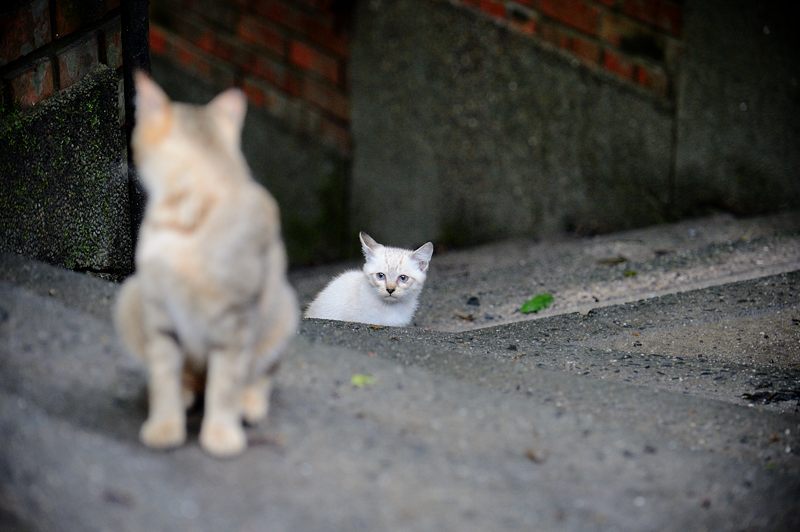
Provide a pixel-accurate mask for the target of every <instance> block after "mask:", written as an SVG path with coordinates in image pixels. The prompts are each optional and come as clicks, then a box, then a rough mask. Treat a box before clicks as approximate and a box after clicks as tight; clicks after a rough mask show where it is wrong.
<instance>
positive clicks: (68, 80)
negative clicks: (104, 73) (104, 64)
mask: <svg viewBox="0 0 800 532" xmlns="http://www.w3.org/2000/svg"><path fill="white" fill-rule="evenodd" d="M99 63H100V59H99V57H98V50H97V37H96V36H95V35H94V34H93V33H91V34H89V35H87V36H85V37H84V38H83V39H81V40H80V41H78V42H76V43H74V44H72V45H71V46H69V47H68V48H65V49H63V50H61V51H60V52H58V83H59V87H60V88H62V89H66V88H67V87H69V86H70V85H72V84H74V83H75V82H77V81H79V80H80V79H81V78H83V77H84V76H85V75H86V74H88V73H89V72H91V71H92V70H93V69H94V68H95V67H96V66H97V65H98V64H99Z"/></svg>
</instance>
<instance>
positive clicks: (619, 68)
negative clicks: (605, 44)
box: [603, 49, 633, 79]
mask: <svg viewBox="0 0 800 532" xmlns="http://www.w3.org/2000/svg"><path fill="white" fill-rule="evenodd" d="M603 66H604V67H605V68H606V70H609V71H611V72H613V73H614V74H616V75H617V76H620V77H622V78H625V79H632V78H633V63H631V62H630V61H628V60H627V59H625V58H623V57H621V56H619V55H617V54H615V53H614V52H612V51H610V50H608V49H606V50H605V51H604V53H603Z"/></svg>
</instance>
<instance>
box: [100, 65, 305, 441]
mask: <svg viewBox="0 0 800 532" xmlns="http://www.w3.org/2000/svg"><path fill="white" fill-rule="evenodd" d="M135 82H136V128H135V130H134V132H133V139H132V145H133V154H134V158H135V161H136V166H137V168H138V171H139V175H140V176H141V177H142V180H143V183H144V185H145V188H146V190H147V193H148V203H147V208H146V211H145V215H144V220H143V222H142V226H141V229H140V231H139V241H138V244H137V248H136V275H134V276H133V277H130V278H129V279H128V280H127V281H126V282H125V284H124V285H123V287H122V289H121V290H120V293H119V297H118V299H117V302H116V306H115V309H114V322H115V326H116V328H117V331H118V332H119V335H120V337H121V339H122V342H123V344H124V345H125V347H126V348H127V349H128V350H129V351H131V352H133V353H134V354H136V355H138V356H139V357H141V358H142V359H143V360H144V362H145V364H146V365H147V370H148V373H149V380H148V384H149V415H148V418H147V421H145V423H144V425H143V426H142V429H141V432H140V438H141V440H142V441H143V442H144V443H145V444H146V445H147V446H149V447H155V448H168V447H174V446H177V445H180V444H182V443H183V442H184V441H185V439H186V413H185V407H187V406H188V405H190V404H191V402H192V401H193V399H194V394H195V392H199V391H203V388H204V392H205V412H204V416H203V422H202V426H201V429H200V444H201V445H202V447H203V448H204V449H205V450H206V451H207V452H209V453H211V454H213V455H217V456H230V455H234V454H237V453H239V452H241V451H242V450H243V449H244V448H245V447H246V437H245V433H244V430H243V428H242V418H244V419H245V420H246V421H248V422H256V421H258V420H260V419H262V418H264V417H265V416H266V414H267V410H268V407H269V391H270V377H271V375H272V373H273V372H274V370H275V369H276V368H277V363H278V359H279V356H280V355H281V352H282V351H283V349H284V347H285V346H286V344H287V342H288V340H289V339H290V338H291V337H292V336H293V334H294V333H295V329H296V326H297V322H298V317H299V312H298V306H297V301H296V298H295V295H294V292H293V291H292V288H291V287H290V286H289V284H288V282H287V280H286V253H285V250H284V246H283V242H282V240H281V234H280V223H279V218H278V206H277V204H276V203H275V200H274V199H273V198H272V197H271V196H270V195H269V194H268V193H267V192H266V191H265V190H264V189H263V188H262V187H260V186H259V185H258V184H257V183H256V182H255V181H253V179H252V178H251V176H250V171H249V169H248V167H247V163H246V162H245V160H244V157H243V155H242V153H241V150H240V137H241V129H242V123H243V120H244V115H245V111H246V102H245V98H244V95H243V94H242V93H241V92H240V91H239V90H236V89H231V90H228V91H226V92H223V93H222V94H220V95H219V96H217V97H216V98H215V99H214V100H212V101H211V102H210V103H209V104H208V105H206V106H192V105H186V104H180V103H172V102H170V100H169V99H168V98H167V96H166V95H165V94H164V93H163V92H162V91H161V89H160V88H159V87H158V86H157V85H156V84H155V83H154V82H153V81H152V80H150V79H149V78H148V77H147V76H146V75H144V74H142V73H137V74H136V76H135Z"/></svg>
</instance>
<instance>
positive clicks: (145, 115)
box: [133, 70, 169, 122]
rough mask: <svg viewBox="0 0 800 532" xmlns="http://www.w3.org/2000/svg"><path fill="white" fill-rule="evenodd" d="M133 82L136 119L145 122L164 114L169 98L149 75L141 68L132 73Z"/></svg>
mask: <svg viewBox="0 0 800 532" xmlns="http://www.w3.org/2000/svg"><path fill="white" fill-rule="evenodd" d="M133 82H134V85H135V86H136V119H137V121H139V122H146V121H148V120H150V119H153V118H158V117H161V116H163V115H164V113H165V112H166V110H167V108H168V106H169V98H168V97H167V95H166V94H165V93H164V91H163V90H161V87H159V86H158V85H157V84H156V82H155V81H153V80H152V79H151V78H150V76H148V75H147V74H145V73H144V72H143V71H141V70H137V71H135V72H134V73H133Z"/></svg>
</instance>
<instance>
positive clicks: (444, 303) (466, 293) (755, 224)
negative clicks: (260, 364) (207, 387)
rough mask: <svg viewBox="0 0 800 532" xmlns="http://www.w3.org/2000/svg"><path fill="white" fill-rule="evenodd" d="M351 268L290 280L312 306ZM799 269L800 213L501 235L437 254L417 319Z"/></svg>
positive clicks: (450, 325)
mask: <svg viewBox="0 0 800 532" xmlns="http://www.w3.org/2000/svg"><path fill="white" fill-rule="evenodd" d="M353 246H354V249H357V246H358V242H357V240H356V239H355V238H354V239H353ZM347 267H360V265H359V264H355V263H353V264H343V265H334V266H325V267H322V268H312V269H305V270H299V271H296V272H294V273H293V276H292V281H293V282H294V283H295V285H296V286H297V288H298V291H299V293H300V296H301V299H302V300H303V301H305V302H306V303H307V302H310V301H311V299H312V298H313V296H314V294H316V293H317V292H318V291H319V290H320V289H321V288H322V287H323V286H324V285H325V283H326V282H327V281H329V280H330V278H331V276H332V275H334V274H335V273H337V272H339V271H341V270H343V269H345V268H347ZM798 269H800V213H787V214H782V215H771V216H764V217H759V218H749V219H737V218H734V217H732V216H729V215H719V216H713V217H709V218H702V219H697V220H688V221H683V222H679V223H675V224H669V225H659V226H653V227H648V228H644V229H636V230H632V231H626V232H621V233H614V234H610V235H601V236H597V237H594V238H565V239H562V240H559V241H508V242H501V243H498V244H490V245H485V246H481V247H476V248H472V249H468V250H461V251H455V252H450V253H445V254H441V255H440V254H438V253H434V258H433V261H432V262H431V271H430V275H429V276H428V281H427V283H426V287H425V291H424V292H423V296H422V299H421V303H420V309H419V311H418V313H417V316H416V325H417V326H420V327H425V328H429V329H435V330H442V331H463V330H470V329H475V328H480V327H491V326H493V325H498V324H503V323H513V322H516V321H522V320H530V319H541V318H544V317H548V316H553V315H557V314H564V313H569V312H583V313H585V312H588V311H590V310H591V309H595V308H602V307H606V306H611V305H619V304H622V303H628V302H631V301H638V300H641V299H647V298H651V297H656V296H660V295H666V294H672V293H678V292H685V291H689V290H696V289H698V288H706V287H710V286H719V285H722V284H726V283H730V282H735V281H740V280H746V279H755V278H759V277H764V276H767V275H774V274H777V273H784V272H790V271H795V270H798ZM542 292H547V293H551V294H552V295H553V296H554V297H555V300H554V302H553V305H552V306H551V307H550V308H548V309H545V310H543V311H541V312H539V313H536V314H527V315H524V314H520V313H519V310H518V309H519V307H520V306H521V305H522V303H523V302H524V301H526V300H527V299H528V298H530V297H532V296H533V295H536V294H538V293H542ZM470 303H471V304H470Z"/></svg>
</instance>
